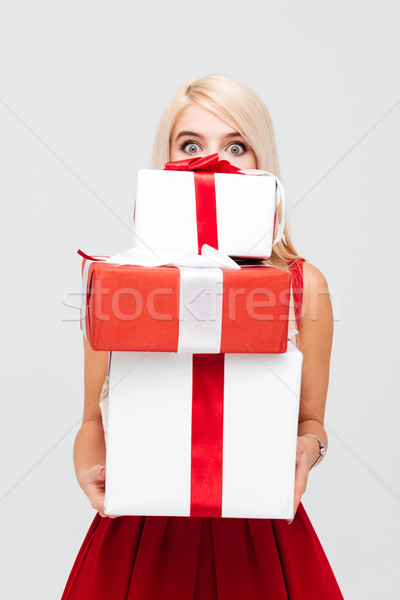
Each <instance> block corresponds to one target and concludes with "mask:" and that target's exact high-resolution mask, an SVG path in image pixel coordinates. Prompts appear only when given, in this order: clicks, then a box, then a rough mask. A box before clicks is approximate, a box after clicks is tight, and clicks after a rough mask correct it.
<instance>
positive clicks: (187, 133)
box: [175, 131, 243, 142]
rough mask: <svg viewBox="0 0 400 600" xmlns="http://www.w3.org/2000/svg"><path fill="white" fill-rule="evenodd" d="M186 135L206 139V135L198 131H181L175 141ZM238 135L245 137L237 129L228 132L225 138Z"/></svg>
mask: <svg viewBox="0 0 400 600" xmlns="http://www.w3.org/2000/svg"><path fill="white" fill-rule="evenodd" d="M185 135H192V136H195V137H198V138H201V139H204V136H202V135H200V133H196V132H195V131H181V132H180V133H178V135H177V136H176V138H175V142H176V141H177V140H179V138H180V137H183V136H185ZM236 137H243V136H242V134H241V133H239V132H238V131H235V132H234V133H227V134H226V135H224V138H236Z"/></svg>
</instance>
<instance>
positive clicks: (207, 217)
mask: <svg viewBox="0 0 400 600" xmlns="http://www.w3.org/2000/svg"><path fill="white" fill-rule="evenodd" d="M164 171H194V187H195V196H196V221H197V245H198V253H199V254H201V248H202V246H203V244H208V245H209V246H212V247H213V248H216V249H217V250H218V230H217V205H216V198H215V179H214V173H239V174H240V169H239V168H238V167H235V166H234V165H231V163H230V162H229V161H227V160H219V157H218V154H210V155H209V156H199V157H196V158H188V159H185V160H176V161H172V162H167V163H165V167H164Z"/></svg>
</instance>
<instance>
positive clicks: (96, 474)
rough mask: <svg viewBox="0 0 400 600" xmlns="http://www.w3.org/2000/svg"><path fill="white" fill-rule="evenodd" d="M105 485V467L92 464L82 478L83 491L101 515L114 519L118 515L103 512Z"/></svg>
mask: <svg viewBox="0 0 400 600" xmlns="http://www.w3.org/2000/svg"><path fill="white" fill-rule="evenodd" d="M105 485H106V467H105V466H104V465H94V467H91V468H90V469H88V470H87V471H86V473H85V476H84V478H83V491H84V492H85V494H86V496H87V497H88V498H89V500H90V504H91V505H92V506H93V508H95V509H96V510H97V511H98V512H99V514H100V516H101V517H110V519H114V518H115V517H117V516H118V515H106V514H105V512H104V497H105Z"/></svg>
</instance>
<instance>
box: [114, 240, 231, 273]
mask: <svg viewBox="0 0 400 600" xmlns="http://www.w3.org/2000/svg"><path fill="white" fill-rule="evenodd" d="M105 262H108V263H112V264H118V265H120V266H122V265H136V266H141V267H196V268H197V267H201V268H210V267H214V268H215V267H220V268H222V269H240V266H239V265H238V264H237V263H236V262H235V261H234V260H232V258H230V257H229V256H228V255H227V254H225V253H224V252H221V251H220V250H216V249H215V248H213V247H212V246H209V245H208V244H203V247H202V249H201V254H197V253H196V252H190V251H189V252H185V251H182V250H171V249H168V248H152V249H149V248H129V249H128V250H124V251H123V252H119V253H117V254H113V255H112V256H110V257H109V258H107V259H105Z"/></svg>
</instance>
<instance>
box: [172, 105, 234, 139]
mask: <svg viewBox="0 0 400 600" xmlns="http://www.w3.org/2000/svg"><path fill="white" fill-rule="evenodd" d="M183 130H188V131H189V130H190V131H193V132H198V133H200V134H202V135H209V134H214V135H215V134H218V135H219V134H222V135H224V134H227V133H233V132H236V131H237V128H236V127H235V124H234V123H227V122H226V121H224V120H222V119H221V118H220V117H218V115H216V114H215V113H213V112H212V111H210V110H208V109H206V108H204V107H203V106H200V104H197V103H193V104H190V105H189V106H187V107H186V108H185V109H184V110H183V111H182V112H181V114H180V115H179V117H178V119H177V120H176V123H175V127H174V128H173V132H172V134H173V137H175V136H176V135H178V134H179V132H180V131H183Z"/></svg>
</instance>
